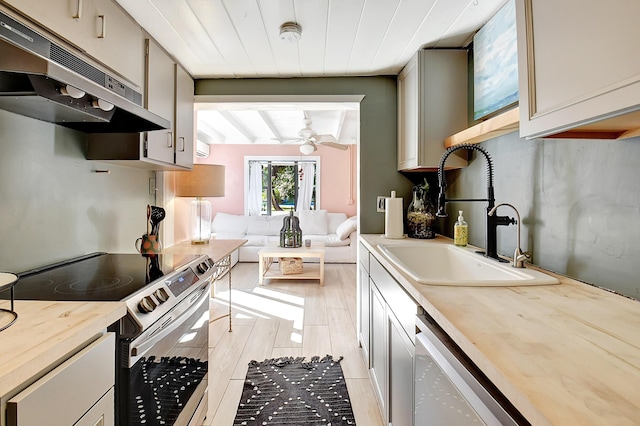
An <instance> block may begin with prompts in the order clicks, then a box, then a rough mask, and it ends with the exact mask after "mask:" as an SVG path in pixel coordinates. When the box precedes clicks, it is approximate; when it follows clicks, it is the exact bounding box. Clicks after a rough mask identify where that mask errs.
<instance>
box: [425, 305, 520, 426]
mask: <svg viewBox="0 0 640 426" xmlns="http://www.w3.org/2000/svg"><path fill="white" fill-rule="evenodd" d="M416 327H417V331H418V332H417V334H416V360H415V375H414V380H415V412H414V425H415V426H423V425H424V426H427V425H428V426H454V425H455V426H464V425H490V426H493V425H528V424H529V423H528V422H527V421H526V419H524V417H522V415H521V414H520V413H519V412H518V411H517V410H516V409H515V408H514V407H513V406H512V405H511V404H510V403H509V401H508V400H507V399H506V398H505V397H504V396H503V395H502V394H501V393H500V391H499V390H498V389H497V388H495V386H494V385H493V384H492V383H491V382H490V381H489V380H488V379H487V378H486V377H485V376H484V374H482V372H481V371H480V370H479V369H478V367H476V366H475V365H474V364H473V363H472V362H471V361H470V360H469V359H468V357H467V356H466V355H465V354H464V353H462V351H461V350H460V349H459V348H458V346H457V345H456V344H455V342H453V341H452V340H451V339H450V338H449V336H447V335H446V333H445V332H444V331H443V330H442V329H441V328H440V327H439V326H438V325H437V324H436V323H435V321H433V319H431V318H430V317H428V316H427V315H426V314H422V315H418V316H417V319H416Z"/></svg>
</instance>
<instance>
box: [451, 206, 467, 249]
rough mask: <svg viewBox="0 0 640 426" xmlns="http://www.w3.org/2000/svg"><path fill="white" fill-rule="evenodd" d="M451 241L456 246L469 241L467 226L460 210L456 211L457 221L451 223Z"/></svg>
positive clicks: (464, 245)
mask: <svg viewBox="0 0 640 426" xmlns="http://www.w3.org/2000/svg"><path fill="white" fill-rule="evenodd" d="M453 243H454V244H455V245H457V246H458V247H466V246H467V244H468V243H469V226H468V225H467V222H465V221H464V217H462V210H459V211H458V221H457V222H456V224H455V225H453Z"/></svg>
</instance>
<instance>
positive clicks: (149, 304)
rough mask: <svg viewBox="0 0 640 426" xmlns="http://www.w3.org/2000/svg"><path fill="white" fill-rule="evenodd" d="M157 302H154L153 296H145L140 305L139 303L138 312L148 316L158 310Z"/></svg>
mask: <svg viewBox="0 0 640 426" xmlns="http://www.w3.org/2000/svg"><path fill="white" fill-rule="evenodd" d="M156 306H158V305H156V302H154V301H153V299H152V298H151V296H145V297H143V298H142V300H141V301H140V303H138V310H139V311H140V312H142V313H143V314H148V313H149V312H151V311H153V310H154V309H155V308H156Z"/></svg>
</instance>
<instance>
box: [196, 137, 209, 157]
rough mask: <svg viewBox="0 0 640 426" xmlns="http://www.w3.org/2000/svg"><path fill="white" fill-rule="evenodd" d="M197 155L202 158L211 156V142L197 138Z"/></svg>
mask: <svg viewBox="0 0 640 426" xmlns="http://www.w3.org/2000/svg"><path fill="white" fill-rule="evenodd" d="M196 155H197V156H198V157H200V158H207V157H208V156H209V144H208V143H205V142H202V141H201V140H197V141H196Z"/></svg>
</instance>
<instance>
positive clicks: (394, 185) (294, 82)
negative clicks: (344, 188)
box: [196, 76, 411, 233]
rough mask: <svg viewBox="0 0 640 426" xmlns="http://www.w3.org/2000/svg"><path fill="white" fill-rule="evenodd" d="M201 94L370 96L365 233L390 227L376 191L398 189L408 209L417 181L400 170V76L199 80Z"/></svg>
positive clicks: (363, 151) (364, 139)
mask: <svg viewBox="0 0 640 426" xmlns="http://www.w3.org/2000/svg"><path fill="white" fill-rule="evenodd" d="M196 95H364V99H363V100H362V102H361V103H360V146H359V149H358V154H359V164H360V186H359V189H358V194H359V199H358V207H359V209H358V210H359V211H358V214H359V217H360V232H362V233H383V232H384V213H377V212H376V196H378V195H386V196H389V195H390V193H391V191H392V190H395V191H397V193H398V196H400V197H403V198H405V208H406V205H407V200H409V199H410V198H409V196H410V193H411V183H410V181H409V180H407V179H406V178H405V177H404V176H403V175H402V174H400V173H398V172H397V171H396V168H397V167H396V164H397V161H396V156H397V152H396V139H397V130H396V129H397V126H396V123H397V107H396V105H397V99H396V76H389V77H335V78H291V79H267V78H262V79H213V80H198V81H196ZM323 167H328V168H330V167H331V165H326V164H323Z"/></svg>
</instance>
